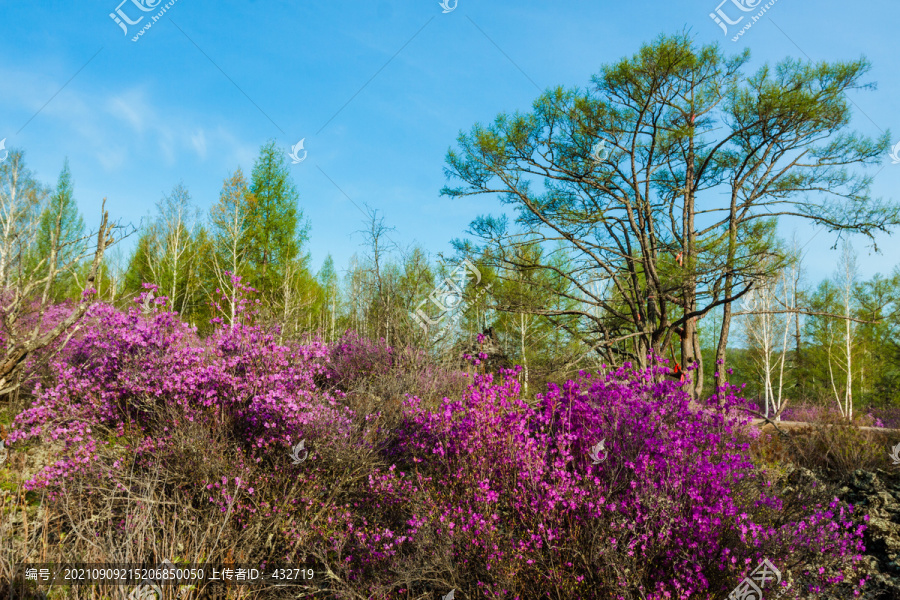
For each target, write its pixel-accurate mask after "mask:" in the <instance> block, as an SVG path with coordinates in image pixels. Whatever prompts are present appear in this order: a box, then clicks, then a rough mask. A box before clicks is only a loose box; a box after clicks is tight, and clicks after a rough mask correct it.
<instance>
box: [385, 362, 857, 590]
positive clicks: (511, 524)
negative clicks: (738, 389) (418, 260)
mask: <svg viewBox="0 0 900 600" xmlns="http://www.w3.org/2000/svg"><path fill="white" fill-rule="evenodd" d="M665 372H667V368H666V367H659V366H657V367H654V368H652V369H649V370H647V371H643V372H642V371H630V370H629V369H627V368H625V367H623V368H621V369H618V370H615V371H610V372H609V373H607V374H606V375H605V376H602V375H599V376H598V375H594V376H591V375H589V374H584V373H583V374H582V376H581V377H579V379H578V380H577V381H569V382H567V383H566V384H565V385H564V386H563V387H562V388H559V387H556V386H551V389H550V390H549V392H548V393H546V394H543V395H540V396H539V399H540V405H539V406H538V407H537V408H536V409H534V410H532V409H531V408H529V406H528V405H527V404H526V403H525V402H523V401H522V400H521V399H520V397H519V389H518V383H517V382H516V381H515V375H516V372H515V371H507V372H504V373H502V375H501V381H500V382H497V383H494V381H493V378H492V376H490V375H487V376H479V377H477V378H476V382H475V384H474V385H473V386H472V387H471V388H470V390H469V392H468V393H467V394H466V395H465V397H464V398H463V399H462V400H449V399H448V400H446V401H445V403H444V405H443V406H442V407H441V409H439V410H438V411H435V412H431V411H427V410H423V409H421V408H420V407H417V403H416V401H415V400H412V401H411V402H410V414H409V421H408V422H407V423H406V424H405V426H404V427H401V428H400V430H399V431H398V436H397V437H398V441H397V444H396V446H395V447H394V448H393V449H392V457H393V458H394V459H395V460H397V461H398V462H401V463H404V464H406V465H409V467H408V470H413V469H414V470H415V472H416V484H417V486H418V487H422V488H423V489H425V490H427V492H426V494H425V495H424V496H422V497H420V498H419V499H418V502H419V503H420V504H421V506H420V507H419V508H418V510H417V512H418V513H419V514H418V518H419V521H418V522H417V525H418V526H419V527H420V528H423V527H426V526H427V527H429V528H431V529H433V530H434V531H435V532H436V536H433V539H434V540H435V541H436V543H438V544H443V545H446V546H447V547H449V548H450V553H451V554H452V560H451V561H450V562H452V563H453V564H456V565H459V571H458V574H459V576H460V578H462V577H463V576H464V577H465V578H466V579H470V580H471V579H473V578H474V579H476V580H477V581H478V582H479V584H478V585H479V587H481V588H482V591H483V593H484V595H485V596H486V597H516V596H517V595H518V596H520V597H543V595H542V594H545V593H556V594H561V595H562V596H564V597H571V598H607V597H617V598H632V597H635V598H636V597H646V598H688V597H716V596H715V594H717V593H719V594H720V593H721V592H722V591H723V590H724V591H725V592H726V593H727V591H728V590H730V589H732V588H733V587H734V586H735V585H736V584H737V583H738V582H739V581H740V580H741V579H742V577H744V576H745V575H746V574H747V573H748V572H749V571H750V570H752V569H753V568H754V567H755V566H756V563H757V562H759V560H761V559H762V558H763V557H768V558H769V559H770V560H772V561H773V562H775V563H776V564H788V563H789V564H791V565H797V564H798V560H797V558H798V557H803V558H805V559H811V557H815V561H814V562H816V564H822V565H823V567H822V568H823V571H822V574H821V575H820V576H819V577H818V579H817V574H805V575H804V577H805V578H806V581H808V585H809V586H810V587H812V586H815V585H824V584H825V583H826V574H827V577H828V578H830V579H831V580H833V581H838V580H842V579H841V578H842V577H843V576H844V575H845V572H846V571H847V570H848V568H849V567H850V565H851V563H852V560H853V556H852V555H851V553H853V552H858V551H861V550H862V547H861V545H860V542H859V539H860V537H859V531H855V530H853V529H852V527H853V526H852V524H851V522H850V521H849V518H848V516H847V514H846V511H845V509H844V510H842V509H841V508H839V507H838V506H837V504H836V503H835V504H833V505H832V506H829V507H822V506H818V507H816V506H809V507H808V510H807V512H806V513H805V514H800V515H796V517H797V518H796V519H794V520H791V521H782V520H779V518H778V517H777V514H778V511H779V510H780V509H781V508H782V505H781V502H780V500H779V499H778V498H775V497H772V496H770V495H767V494H766V493H765V491H764V488H765V487H766V484H765V482H764V480H763V478H762V477H761V474H760V473H757V472H755V471H754V469H753V466H752V464H751V463H750V462H749V461H748V459H747V458H746V456H745V453H746V450H747V448H746V444H738V443H737V442H736V441H735V438H734V436H732V435H731V434H732V433H733V430H735V429H736V428H737V427H738V426H739V425H740V424H741V423H740V422H738V418H737V417H736V416H734V414H733V411H730V410H729V409H730V408H732V407H733V406H734V405H735V404H736V403H737V399H736V398H734V396H733V395H728V396H727V397H726V398H725V403H724V406H723V407H721V408H720V407H718V405H717V404H714V403H710V404H709V406H707V407H704V410H701V411H699V412H692V411H690V410H689V408H688V406H689V399H688V397H687V396H686V394H684V392H683V391H681V389H680V387H681V386H680V384H678V383H675V382H671V381H667V380H664V379H662V378H661V377H660V375H661V374H663V373H665ZM601 441H604V445H605V451H604V452H602V453H599V452H598V453H596V454H595V459H593V460H592V458H591V449H592V448H594V447H595V445H596V444H598V442H601ZM598 459H599V460H598ZM595 463H596V464H595ZM423 519H424V523H423V522H422V520H423ZM431 550H432V551H434V552H438V551H439V549H438V548H434V549H431ZM419 551H420V552H424V550H423V549H420V550H419ZM707 594H710V595H709V596H707Z"/></svg>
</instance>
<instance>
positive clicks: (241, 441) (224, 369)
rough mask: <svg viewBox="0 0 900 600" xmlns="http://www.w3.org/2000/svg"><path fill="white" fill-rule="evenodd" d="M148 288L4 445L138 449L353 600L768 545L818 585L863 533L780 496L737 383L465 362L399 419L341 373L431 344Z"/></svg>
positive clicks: (769, 554) (530, 586) (619, 581)
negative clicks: (369, 403)
mask: <svg viewBox="0 0 900 600" xmlns="http://www.w3.org/2000/svg"><path fill="white" fill-rule="evenodd" d="M242 290H243V291H242V292H241V293H244V292H247V291H248V290H246V289H245V288H242ZM148 293H149V292H148ZM147 297H148V296H143V297H142V298H140V299H138V301H137V302H138V303H141V304H142V303H144V300H145V299H146V298H147ZM154 302H155V303H156V305H155V306H156V309H154V310H153V311H151V312H150V313H146V312H143V311H141V310H139V309H138V308H132V309H131V310H129V311H127V312H121V311H118V310H115V309H114V308H112V307H110V306H106V305H97V306H95V307H94V308H93V309H92V310H91V312H90V314H89V316H88V322H87V325H86V327H85V329H84V332H83V334H82V335H81V336H80V337H79V338H78V339H75V340H73V341H72V343H71V344H70V347H69V348H68V349H67V351H66V352H65V353H64V354H63V355H61V359H60V360H59V361H58V362H57V363H56V364H55V365H54V367H55V372H56V380H55V382H53V384H52V385H47V386H45V387H43V388H39V389H38V397H37V400H36V401H35V402H34V404H33V406H32V407H31V408H30V409H28V410H26V411H24V412H23V413H22V414H20V415H19V416H18V417H17V419H16V424H15V425H16V428H15V430H14V431H13V433H12V434H11V435H10V438H9V442H10V443H14V442H22V441H25V440H28V439H35V438H40V439H43V440H45V441H55V442H57V443H58V444H59V445H60V446H61V453H62V456H61V458H60V460H59V461H57V462H56V463H55V464H53V465H50V466H48V467H47V468H45V469H44V470H43V471H41V472H40V473H39V474H38V475H37V476H35V477H34V478H32V479H31V480H30V481H29V482H28V486H29V488H31V489H34V488H38V487H43V488H47V489H48V490H49V491H50V492H51V497H52V496H53V494H56V493H57V492H59V491H61V490H62V489H64V488H66V486H69V485H70V484H72V485H73V484H74V483H75V482H76V480H77V481H81V480H84V479H88V480H90V479H94V480H96V481H102V482H106V483H111V484H112V485H108V486H106V487H105V488H102V489H110V490H125V491H131V490H132V489H133V488H134V485H135V484H134V483H133V482H132V481H130V480H127V479H126V473H127V472H128V471H129V469H124V470H123V469H120V467H121V466H122V465H123V461H124V460H125V459H126V458H132V459H133V460H134V468H136V469H138V470H140V469H145V470H146V471H147V472H153V473H154V477H157V481H162V482H163V483H164V485H165V486H167V490H166V493H167V496H168V497H172V498H177V499H178V501H179V502H181V503H183V504H184V505H185V506H190V507H200V506H205V507H206V509H207V512H208V514H212V515H219V516H220V518H221V519H225V520H226V521H227V519H230V518H233V524H232V525H231V527H232V528H233V529H235V530H236V531H237V530H239V531H242V532H244V533H243V534H242V535H244V537H242V538H240V539H241V543H242V544H243V545H244V546H245V547H246V548H247V552H248V556H247V560H248V561H249V560H270V559H271V558H272V557H276V558H281V559H283V560H287V561H294V562H301V561H306V560H307V559H309V558H313V559H315V560H317V561H319V562H321V563H327V564H328V566H329V569H330V577H329V582H330V584H329V585H330V586H331V591H332V593H334V594H337V596H336V597H339V598H351V597H359V595H360V594H364V597H373V598H405V597H409V596H410V595H411V594H418V595H422V594H427V593H433V592H440V593H442V594H445V593H447V591H449V589H454V588H455V589H458V590H461V591H463V592H464V594H465V595H466V597H476V596H481V597H485V598H509V599H514V598H520V599H525V598H543V597H547V596H548V595H549V596H551V597H566V598H585V599H592V598H598V599H599V598H611V597H615V598H623V599H625V598H629V599H630V598H638V597H642V598H648V599H662V598H688V597H693V598H711V597H721V596H722V595H723V593H727V591H728V590H730V589H732V588H734V586H735V585H737V583H738V582H740V581H741V579H742V578H743V577H745V576H746V574H747V573H748V572H749V571H750V570H752V569H753V568H754V567H755V566H756V564H757V563H758V562H759V561H760V560H761V559H762V558H768V559H769V560H770V561H772V562H773V563H774V564H776V565H788V566H790V570H789V569H787V568H785V569H783V571H784V572H790V574H791V576H792V578H793V580H795V581H796V582H798V583H802V585H803V586H804V587H805V589H806V590H813V591H815V590H816V589H817V588H821V587H825V586H826V585H829V584H831V583H834V582H838V581H842V580H843V579H844V576H845V573H846V572H847V569H848V567H849V566H850V563H851V562H852V560H853V553H855V552H858V551H860V550H861V546H860V542H859V539H860V531H859V530H854V529H853V526H852V524H851V523H850V519H849V516H848V513H847V511H846V509H845V508H843V507H842V506H840V505H839V504H837V503H836V502H835V503H832V504H831V505H829V506H824V505H822V503H821V502H815V503H814V502H810V501H808V499H802V500H800V501H798V502H794V500H797V499H796V498H793V499H792V498H790V497H789V496H790V494H789V493H788V492H784V493H782V494H781V497H779V496H778V494H775V493H774V492H773V491H772V490H771V488H770V486H769V483H768V482H767V480H766V478H765V477H764V474H763V473H761V472H758V471H757V470H755V469H754V468H753V465H752V464H751V463H750V462H749V460H748V459H747V458H746V451H747V447H746V444H745V443H743V442H741V441H740V439H741V438H740V436H739V435H738V432H739V431H743V429H742V428H743V427H744V425H745V421H741V420H740V418H739V417H737V416H736V413H735V411H734V410H733V409H734V407H735V406H736V405H737V404H738V403H739V402H741V400H739V399H738V398H737V397H736V391H735V390H733V389H729V390H723V391H722V393H721V394H720V396H721V397H720V398H715V399H711V400H710V401H709V402H708V403H706V404H704V405H702V406H700V409H699V410H696V409H694V408H693V407H692V406H691V403H690V400H689V398H688V397H687V395H686V394H685V393H684V392H683V391H682V389H681V386H682V385H683V384H682V383H680V382H673V381H670V380H667V379H666V378H665V377H664V375H665V374H666V373H667V372H668V369H667V367H665V366H664V365H662V364H656V363H655V364H654V366H652V367H651V368H649V369H647V370H643V371H642V370H634V369H632V368H631V367H630V366H629V365H627V364H626V365H625V366H623V367H622V368H619V369H611V370H607V371H605V372H602V373H596V374H592V373H582V374H580V375H579V377H578V378H576V379H575V380H573V381H568V382H566V383H565V384H564V385H562V386H555V385H551V386H550V388H549V389H548V391H547V392H546V393H544V394H540V395H538V403H537V404H536V405H535V406H534V407H531V406H530V405H529V404H528V403H526V402H525V401H524V400H523V399H522V397H521V394H520V389H519V384H518V382H517V376H518V372H519V371H518V369H513V370H504V371H501V372H500V373H499V374H498V375H496V376H495V375H492V374H481V375H475V376H474V377H473V378H472V379H471V380H470V381H471V383H470V384H469V385H468V387H467V389H466V390H465V392H464V393H462V394H461V395H454V396H452V397H445V398H444V399H443V400H442V401H441V402H440V405H439V406H438V407H437V408H432V407H431V406H430V405H429V404H428V403H426V402H423V400H422V399H421V398H420V397H419V396H410V397H408V398H407V399H406V400H405V402H404V404H403V407H402V412H401V414H400V416H399V422H398V423H396V425H394V423H393V422H392V421H390V420H388V421H387V423H389V424H390V426H385V423H386V421H385V420H384V418H383V415H381V413H379V412H354V411H352V410H350V409H349V408H348V407H346V406H345V405H344V402H345V400H346V398H345V394H344V393H343V392H342V391H340V387H341V386H340V385H336V384H337V383H341V382H342V383H341V385H347V382H348V381H349V382H353V381H357V382H359V381H360V380H361V379H356V380H354V378H359V377H360V373H363V374H365V376H366V377H368V378H372V377H375V378H377V377H390V376H391V374H393V373H395V372H396V371H397V370H401V371H402V369H403V368H406V367H404V366H403V365H406V366H409V365H419V366H420V367H422V369H419V368H418V367H417V368H416V369H411V370H410V372H415V373H423V372H426V373H427V372H428V368H430V367H429V365H428V364H427V361H424V359H421V358H415V357H412V358H410V357H406V358H404V359H403V360H402V361H398V359H397V354H396V353H395V352H394V351H393V350H392V349H390V348H388V347H387V346H386V345H384V344H383V343H380V344H372V343H369V342H366V341H365V340H362V339H360V338H358V337H356V336H353V335H352V334H350V335H348V336H345V338H344V339H343V340H342V341H341V342H339V343H338V344H336V345H334V346H332V347H328V346H326V345H324V344H322V343H320V342H318V341H315V340H313V341H311V342H308V343H305V344H287V345H279V344H277V343H276V342H275V338H274V337H273V336H272V335H270V334H269V333H267V332H265V331H263V330H262V329H260V328H257V327H255V326H254V325H253V324H252V323H251V322H250V321H249V320H248V319H245V318H243V317H242V318H241V319H237V320H236V321H235V322H234V323H233V324H225V323H224V322H222V321H219V322H218V323H217V325H218V326H217V328H216V330H215V332H214V333H213V334H212V335H211V336H210V337H209V338H207V339H200V338H199V337H198V336H197V334H196V332H195V331H194V330H193V329H191V328H190V327H188V326H187V325H185V324H184V323H182V322H181V321H179V320H178V318H177V316H176V315H175V314H173V313H169V312H165V311H163V310H161V308H160V307H161V306H162V305H163V304H164V302H165V298H157V299H155V300H154ZM241 306H242V307H243V306H245V304H241ZM241 310H242V311H243V310H244V309H243V308H242V309H241ZM472 360H473V362H474V361H476V360H481V359H480V358H479V359H472ZM417 361H421V362H417ZM434 372H439V370H436V371H434ZM363 379H365V378H363ZM299 440H304V442H305V443H307V444H308V445H307V449H309V450H310V452H309V456H308V457H305V458H306V460H305V461H303V462H300V463H299V464H291V461H290V449H291V447H292V445H294V444H296V443H297V442H298V441H299ZM213 448H215V449H216V450H215V452H214V456H209V453H210V451H211V449H213ZM151 467H152V469H151ZM96 489H101V488H100V486H98V487H97V488H96ZM111 497H112V496H111ZM785 499H787V500H785ZM792 502H793V503H792ZM794 504H796V505H797V506H794ZM786 506H787V507H789V508H790V510H789V511H788V510H785V507H786ZM117 510H119V509H117ZM121 510H123V511H126V514H123V515H121V518H120V519H119V520H120V521H121V522H122V523H125V522H129V523H130V522H132V520H130V517H129V514H127V511H128V510H130V509H129V508H128V506H127V504H126V506H124V507H123V508H121ZM117 518H118V517H117ZM209 518H212V517H209ZM117 522H118V521H117ZM224 522H225V521H223V523H224ZM118 526H119V525H116V527H118ZM123 526H124V525H123ZM216 528H217V529H221V528H220V527H218V526H217V527H216ZM248 532H250V533H248ZM251 534H252V535H251ZM148 535H155V533H154V530H152V529H151V530H150V531H148ZM254 536H255V537H254ZM73 537H74V536H73ZM129 539H130V538H129ZM235 539H237V538H235ZM206 556H207V557H210V554H209V553H207V554H206ZM813 565H814V566H815V568H813ZM423 573H425V575H423ZM787 597H790V596H787Z"/></svg>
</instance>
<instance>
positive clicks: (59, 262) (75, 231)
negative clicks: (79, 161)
mask: <svg viewBox="0 0 900 600" xmlns="http://www.w3.org/2000/svg"><path fill="white" fill-rule="evenodd" d="M57 219H59V221H60V233H59V248H58V250H57V255H56V265H55V268H56V269H57V270H58V271H59V276H58V277H57V280H56V281H55V282H54V283H53V288H52V292H51V296H52V298H53V299H54V301H59V300H62V299H63V298H66V297H70V296H72V294H73V293H74V294H77V293H78V291H77V290H76V288H75V286H76V281H75V276H74V267H76V266H77V265H75V264H72V263H73V262H75V261H77V260H78V259H79V258H80V257H81V256H82V254H83V253H84V251H85V242H86V239H85V231H84V221H83V220H82V218H81V215H80V214H79V212H78V206H77V204H76V202H75V198H74V188H73V186H72V173H71V171H70V170H69V159H66V161H65V163H64V164H63V169H62V171H61V172H60V174H59V179H58V181H57V183H56V191H55V192H54V193H53V195H52V196H51V197H50V202H49V203H48V205H47V207H46V208H45V209H44V210H43V212H42V213H41V217H40V221H39V222H38V227H37V233H36V236H35V240H34V245H33V246H32V248H31V252H30V256H29V259H28V261H27V262H28V264H29V266H31V267H36V266H37V264H38V263H39V262H40V261H41V260H49V258H50V249H51V246H52V244H53V232H54V230H55V229H56V221H57Z"/></svg>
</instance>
